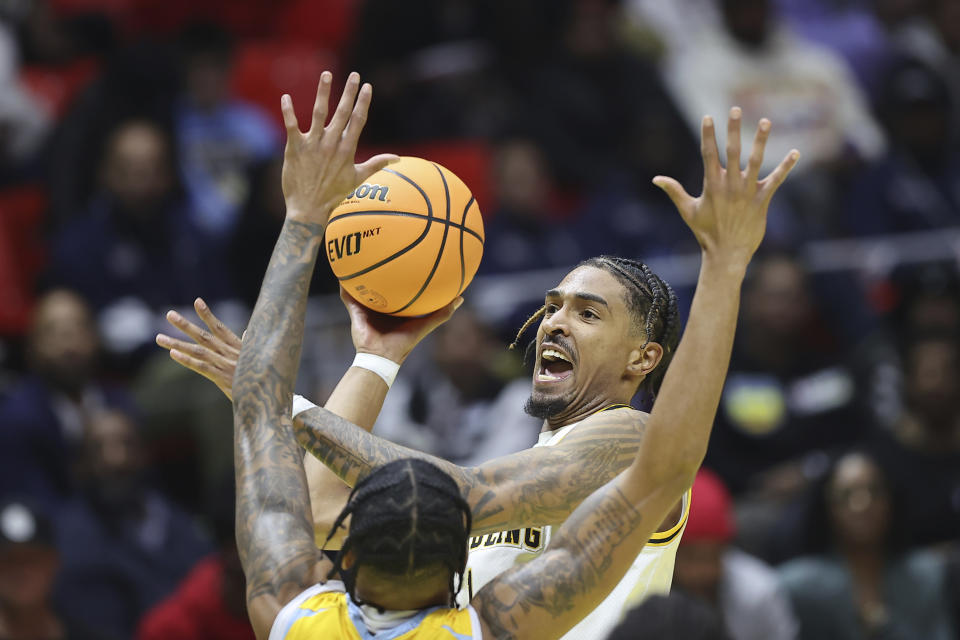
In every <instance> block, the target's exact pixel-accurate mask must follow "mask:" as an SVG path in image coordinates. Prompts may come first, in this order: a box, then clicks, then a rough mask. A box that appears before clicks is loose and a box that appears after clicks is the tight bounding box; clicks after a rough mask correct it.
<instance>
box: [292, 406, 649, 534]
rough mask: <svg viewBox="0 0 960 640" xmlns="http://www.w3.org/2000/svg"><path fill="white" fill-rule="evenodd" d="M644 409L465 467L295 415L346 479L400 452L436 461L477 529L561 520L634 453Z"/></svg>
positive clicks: (598, 419)
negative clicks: (467, 507)
mask: <svg viewBox="0 0 960 640" xmlns="http://www.w3.org/2000/svg"><path fill="white" fill-rule="evenodd" d="M646 417H647V416H646V414H644V413H642V412H639V411H631V410H627V409H622V410H618V411H610V412H604V413H599V414H595V415H593V416H591V417H590V418H588V419H587V420H586V421H585V422H584V424H583V425H581V426H579V427H577V429H576V430H575V431H573V432H572V433H571V434H570V435H569V436H567V437H566V438H565V439H564V440H563V441H562V442H561V443H560V444H559V445H557V446H554V447H537V448H534V449H528V450H526V451H520V452H518V453H514V454H511V455H508V456H504V457H502V458H497V459H496V460H491V461H490V462H487V463H484V464H482V465H480V466H478V467H460V466H457V465H455V464H453V463H450V462H447V461H446V460H443V459H440V458H436V457H434V456H431V455H429V454H426V453H423V452H420V451H415V450H413V449H408V448H406V447H402V446H400V445H397V444H394V443H392V442H390V441H388V440H385V439H383V438H380V437H377V436H375V435H373V434H370V433H367V432H366V431H364V430H363V429H360V428H359V427H357V426H355V425H353V424H351V423H350V422H348V421H346V420H343V419H342V418H339V417H337V416H335V415H334V414H332V413H330V412H329V411H327V410H325V409H320V408H317V409H311V410H310V411H307V412H305V413H302V414H300V415H299V416H297V420H296V421H295V428H296V432H297V439H298V440H299V441H300V444H301V445H302V446H303V447H304V448H305V449H306V450H307V451H309V452H310V453H312V454H313V455H314V456H316V457H317V458H319V459H320V461H321V462H323V464H325V465H326V466H327V467H328V468H329V469H330V470H331V471H333V472H334V473H335V474H336V475H338V476H339V477H340V478H341V479H342V480H343V481H344V482H346V483H347V484H349V485H351V486H352V485H354V484H355V483H356V482H357V481H358V480H359V479H360V478H362V477H363V476H365V475H366V474H367V473H369V472H370V471H372V470H373V469H375V468H376V467H378V466H380V465H382V464H386V463H387V462H391V461H393V460H400V459H402V458H421V459H424V460H427V461H429V462H432V463H433V464H435V465H437V466H438V467H440V468H441V469H443V470H444V471H445V472H447V474H449V475H450V476H451V477H452V478H453V479H454V480H455V481H456V482H457V484H458V485H459V487H460V491H461V492H462V493H463V495H464V498H465V499H466V500H467V503H468V504H469V505H470V507H471V509H472V510H473V530H472V533H473V535H482V534H484V533H491V532H495V531H503V530H505V529H514V528H518V527H524V526H540V525H547V524H559V523H560V522H563V521H564V520H565V519H566V518H567V516H569V515H570V514H571V513H572V512H573V510H574V509H575V508H576V507H577V505H578V504H580V502H582V501H583V499H584V498H586V497H587V496H588V495H590V494H591V493H592V492H593V491H595V490H596V489H597V488H599V487H601V486H603V484H605V483H606V482H608V481H610V480H611V479H612V478H613V477H614V476H616V475H617V474H618V473H620V472H621V471H623V470H624V469H626V468H627V467H628V466H629V465H630V463H631V462H632V461H633V459H634V457H635V456H636V452H637V448H638V445H639V444H640V438H641V433H642V426H643V423H644V421H645V419H646Z"/></svg>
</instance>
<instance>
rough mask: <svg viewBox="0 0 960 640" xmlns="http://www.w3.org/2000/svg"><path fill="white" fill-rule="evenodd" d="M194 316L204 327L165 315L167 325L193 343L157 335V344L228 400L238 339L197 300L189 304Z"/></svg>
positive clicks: (235, 363)
mask: <svg viewBox="0 0 960 640" xmlns="http://www.w3.org/2000/svg"><path fill="white" fill-rule="evenodd" d="M193 308H194V309H195V310H196V312H197V315H198V316H200V319H201V320H203V323H204V324H205V325H206V326H207V328H206V329H202V328H200V327H198V326H197V325H195V324H194V323H192V322H190V321H189V320H187V319H186V318H184V317H183V316H182V315H180V314H179V313H177V312H176V311H168V312H167V322H169V323H170V324H172V325H173V326H174V327H176V328H177V329H179V330H180V331H182V332H183V333H185V334H187V335H188V336H189V337H190V338H192V339H193V340H194V342H188V341H186V340H180V339H178V338H173V337H171V336H168V335H167V334H165V333H159V334H157V344H158V345H160V346H161V347H163V348H164V349H168V350H169V351H170V357H171V358H173V360H174V361H175V362H177V363H179V364H181V365H183V366H184V367H186V368H187V369H190V370H191V371H194V372H196V373H199V374H200V375H202V376H203V377H204V378H206V379H207V380H210V381H211V382H213V383H214V384H215V385H217V387H218V388H219V389H220V391H223V393H224V395H225V396H227V398H229V399H230V400H233V374H234V372H235V371H236V369H237V356H239V355H240V346H241V343H240V338H238V337H237V334H235V333H234V332H233V331H230V329H228V328H227V327H226V325H225V324H223V322H221V321H220V319H219V318H217V316H215V315H214V314H213V312H212V311H210V307H208V306H207V303H206V302H204V301H203V298H197V299H196V300H195V301H194V303H193Z"/></svg>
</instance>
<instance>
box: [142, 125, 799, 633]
mask: <svg viewBox="0 0 960 640" xmlns="http://www.w3.org/2000/svg"><path fill="white" fill-rule="evenodd" d="M739 125H740V112H739V109H733V110H731V115H730V120H729V123H728V140H729V141H730V142H729V144H728V149H727V156H728V158H727V160H728V166H731V167H738V165H739V157H740V149H739ZM769 129H770V124H769V122H768V121H765V120H764V121H762V122H761V125H760V127H759V128H758V134H757V139H756V141H755V143H754V149H753V152H752V154H751V156H750V160H749V162H748V166H747V170H746V171H745V172H742V171H739V170H738V169H735V170H732V171H730V172H726V171H725V170H724V169H723V168H722V167H721V166H720V163H719V158H718V152H717V148H716V142H715V138H714V133H713V123H712V121H711V120H710V119H705V120H704V123H703V143H702V151H703V156H704V164H705V182H704V184H705V186H704V194H703V195H702V196H701V197H699V198H692V197H690V196H689V195H687V194H686V193H685V192H684V191H683V189H682V188H681V187H680V185H679V184H677V183H676V182H675V181H673V180H671V179H669V178H662V177H659V178H657V179H656V183H657V184H658V186H660V187H661V188H663V189H664V190H665V191H666V192H667V193H668V195H669V196H670V197H671V199H672V200H673V201H674V203H675V204H676V205H677V207H678V209H679V210H680V212H681V215H682V216H683V217H684V219H685V220H687V222H688V223H689V224H690V225H691V227H692V228H693V230H694V233H695V235H696V236H697V238H698V240H700V242H701V245H702V247H703V249H704V263H703V264H704V273H702V274H701V282H700V286H699V287H698V294H699V295H700V298H704V297H706V296H707V295H710V296H711V297H712V296H713V295H714V294H715V293H717V292H719V291H722V292H723V295H728V296H731V300H732V302H733V304H734V306H735V305H736V302H737V299H738V295H739V280H737V285H736V287H735V290H732V291H731V290H730V287H729V283H727V284H726V285H725V286H726V288H723V287H720V288H718V289H716V290H714V287H713V285H709V283H710V282H712V280H711V278H714V277H719V275H718V274H716V273H714V271H715V270H719V271H721V272H725V271H730V272H731V273H733V274H734V275H736V274H737V273H739V271H740V269H741V268H745V264H746V263H745V262H744V261H743V260H745V259H746V258H748V257H749V255H750V254H751V253H752V249H751V250H750V251H747V250H745V249H741V250H739V253H738V254H737V255H738V259H741V262H742V264H740V263H738V266H737V267H736V268H733V267H729V266H723V267H716V265H714V264H713V262H712V256H714V253H712V252H714V251H716V250H717V248H716V246H714V245H715V242H716V241H715V239H714V237H713V235H714V234H717V233H745V232H746V231H745V221H746V220H747V219H749V218H750V217H751V216H760V217H761V218H762V217H763V216H765V212H766V207H767V204H768V203H769V199H770V197H772V195H773V193H774V191H775V190H776V189H777V187H778V186H779V185H780V184H781V182H782V181H783V179H784V178H785V177H786V174H787V172H788V171H789V170H790V169H791V168H792V167H793V165H794V164H795V162H796V155H795V154H790V155H788V157H787V158H786V159H785V160H784V161H783V162H782V163H781V164H780V166H779V167H778V168H777V169H776V170H775V171H774V172H773V173H772V174H771V175H770V176H769V177H767V178H766V179H764V180H763V181H759V182H758V181H757V174H758V171H759V166H760V162H761V161H762V158H763V148H764V144H765V142H766V138H767V136H768V134H769ZM351 188H352V186H351ZM348 191H349V189H346V190H344V193H346V192H348ZM731 211H732V212H733V213H730V212H731ZM718 212H720V213H721V214H722V217H721V218H720V219H719V220H718V219H714V216H716V215H718ZM760 233H761V235H762V230H761V232H760ZM755 240H756V243H759V240H760V237H759V236H757V237H756V238H755ZM753 248H755V246H754V247H753ZM708 267H710V268H709V269H708ZM705 274H707V275H709V276H710V277H709V278H707V279H706V281H705V278H706V275H705ZM723 275H725V276H730V277H732V276H731V274H729V273H724V274H723ZM740 276H742V273H740ZM734 279H736V278H734ZM705 282H707V283H708V285H709V286H706V287H705ZM273 286H274V287H279V284H275V285H273ZM706 290H709V291H711V292H712V293H710V294H707V293H704V291H706ZM301 293H302V294H303V296H305V290H304V291H302V292H301V291H292V290H287V291H286V293H285V295H283V296H280V297H277V298H275V299H276V300H282V301H284V304H295V303H296V300H297V298H298V296H299V295H300V294H301ZM726 302H729V301H726V300H725V303H726ZM696 306H697V305H696V301H695V307H696ZM701 306H702V304H701ZM708 306H710V307H713V306H714V304H713V303H711V304H710V305H708ZM721 306H722V305H721ZM348 308H350V309H351V319H352V321H353V322H354V327H353V328H354V336H355V338H356V336H357V333H358V328H359V332H360V333H361V334H362V333H363V332H364V331H368V330H369V322H368V323H367V324H366V325H365V324H364V323H363V322H357V317H358V312H357V311H356V307H355V306H354V307H351V305H349V304H348ZM541 314H542V316H543V319H542V321H541V324H540V327H539V330H538V334H537V340H536V364H535V371H534V388H533V393H532V396H531V399H530V402H529V403H528V408H529V410H530V411H531V412H533V413H535V414H537V415H541V416H543V417H544V419H545V422H544V432H543V434H542V435H541V442H540V445H541V446H537V447H534V448H533V449H530V450H528V451H525V452H521V453H518V454H514V455H511V456H507V457H505V458H501V459H498V460H493V461H491V462H489V463H486V464H484V465H481V466H480V467H477V468H471V469H465V468H460V467H456V466H455V465H451V464H449V463H446V462H444V461H441V460H437V459H433V458H430V457H429V456H425V455H424V454H420V453H418V452H414V451H410V450H407V449H404V448H402V447H399V446H396V445H393V444H391V443H389V442H386V441H383V440H381V439H379V438H376V437H374V436H372V435H370V434H368V433H367V432H366V431H364V430H363V429H358V428H356V427H355V426H354V425H352V424H350V423H349V422H347V421H344V420H339V419H336V418H335V416H333V415H332V414H330V413H329V412H327V411H325V410H323V409H319V408H312V409H309V410H307V411H304V412H301V413H299V415H298V420H297V423H298V435H299V438H300V441H301V444H302V445H303V446H305V447H306V448H307V449H308V450H310V451H311V452H312V453H314V454H315V455H316V456H317V457H319V458H320V459H321V460H322V461H323V462H324V463H325V464H326V465H327V466H328V467H330V469H332V470H333V471H334V472H335V473H336V474H337V475H338V476H339V477H340V478H341V479H342V480H344V481H345V482H346V483H347V484H351V485H352V484H354V483H356V482H357V480H358V479H359V478H360V477H362V476H364V475H366V474H368V473H370V472H371V471H372V470H373V469H374V468H375V467H377V466H379V465H381V464H385V463H387V462H390V461H394V460H398V459H401V458H406V457H411V456H412V457H420V458H426V459H428V460H430V461H431V462H433V463H434V464H436V465H437V466H438V467H440V468H441V469H443V470H444V471H446V472H447V473H448V474H449V475H450V476H451V477H452V478H453V479H454V480H455V481H456V483H457V485H458V487H459V488H460V490H461V492H463V494H464V496H465V497H466V500H467V503H468V504H469V505H470V508H471V510H472V514H473V523H472V533H473V534H474V535H475V536H477V537H476V538H474V540H473V542H472V543H471V546H472V547H473V550H472V552H471V560H470V566H469V568H468V571H467V575H466V588H465V589H464V591H465V592H466V593H465V594H464V595H465V597H466V598H469V597H470V595H472V594H475V593H478V592H479V591H480V589H481V588H482V587H483V585H484V584H486V583H487V582H489V581H490V580H491V579H492V578H493V577H494V576H495V575H497V574H499V573H500V572H502V571H504V570H505V569H507V568H509V567H510V566H512V565H513V564H515V563H517V562H518V561H519V560H526V559H529V558H532V557H536V556H539V555H541V554H542V553H543V552H544V549H545V548H547V547H548V545H549V542H550V539H551V536H552V533H553V532H552V529H551V527H552V526H554V525H557V524H559V523H561V522H563V521H564V520H566V518H567V517H568V516H569V515H570V514H571V513H572V512H573V510H574V508H575V507H576V506H577V505H578V504H580V503H581V502H582V501H583V500H584V498H586V496H588V495H589V494H590V493H592V492H593V491H595V490H596V489H598V488H599V487H601V486H603V485H604V484H605V483H606V482H608V481H610V480H611V479H612V478H614V477H615V476H616V475H617V474H618V473H619V472H621V471H623V470H624V469H625V468H627V466H628V465H630V464H631V462H632V461H633V460H634V458H635V457H636V455H637V452H638V447H639V445H640V443H641V441H643V442H645V448H646V447H647V446H648V445H649V444H650V443H651V441H652V439H651V436H650V433H649V428H648V424H647V423H648V418H649V416H647V415H646V414H643V413H641V412H638V411H634V410H633V409H631V408H629V407H628V406H627V405H626V403H627V402H629V400H630V398H632V397H633V395H634V394H635V393H636V391H637V389H638V387H640V386H641V385H645V388H647V389H649V390H650V391H652V392H654V393H656V392H657V391H658V390H659V384H660V381H661V380H663V371H664V369H665V368H666V364H667V363H668V362H669V360H670V359H671V357H672V356H673V353H674V351H675V345H676V344H677V336H678V335H679V326H678V323H677V312H676V300H675V296H674V295H673V293H672V291H671V290H670V288H669V287H668V286H667V285H666V284H665V283H663V282H662V281H661V280H660V279H659V278H657V277H656V276H655V275H653V274H652V273H651V272H650V271H649V269H647V268H646V267H645V266H644V265H642V264H640V263H635V262H632V261H628V260H622V259H618V258H606V257H604V258H598V259H594V260H591V261H587V263H585V264H583V265H581V266H579V267H578V268H576V269H574V270H573V271H572V272H571V273H570V274H568V275H567V277H565V278H564V279H563V281H562V282H561V283H560V284H559V285H558V287H557V288H556V289H554V290H551V291H550V292H548V293H547V296H546V299H545V305H544V307H543V309H541ZM541 314H538V315H541ZM691 317H693V316H691ZM536 318H537V316H534V320H535V319H536ZM214 320H215V319H214ZM691 322H692V321H691ZM301 329H302V327H301ZM198 331H199V330H196V328H194V335H195V337H196V338H197V339H198V341H199V342H200V343H201V344H200V345H199V346H196V347H189V345H186V344H185V343H178V342H176V341H174V340H172V339H170V338H166V339H162V340H160V341H161V343H165V344H164V346H168V347H174V348H175V351H174V353H173V354H172V355H173V356H174V358H175V359H177V360H178V361H180V362H182V363H184V364H186V365H188V366H191V367H192V368H194V369H195V370H200V371H201V372H203V373H204V374H205V375H207V376H208V377H211V378H212V379H215V380H217V379H219V381H220V384H221V388H224V387H225V386H227V387H228V386H229V377H226V378H224V377H223V373H224V372H227V371H229V369H230V363H229V362H225V361H226V360H229V358H227V357H226V356H224V355H223V354H222V353H221V354H220V355H219V356H218V357H219V358H220V361H219V362H218V364H217V365H216V367H214V366H213V365H211V361H213V358H209V359H207V360H206V361H205V360H204V358H205V356H204V355H203V354H205V353H206V352H205V351H203V350H204V349H207V348H211V349H213V348H215V347H216V345H214V338H213V336H211V335H210V334H204V333H197V332H198ZM222 331H225V330H222V329H221V332H222ZM689 331H690V329H688V333H689ZM731 331H732V330H731ZM283 337H284V335H282V334H280V333H279V328H278V329H277V333H276V335H275V338H274V339H275V340H280V339H282V338H283ZM387 337H391V336H390V335H389V333H385V334H381V335H380V336H379V337H378V339H380V340H384V339H386V338H387ZM421 337H422V335H421V334H419V333H416V332H408V333H406V334H404V338H403V339H402V340H394V343H393V344H392V348H393V349H395V350H396V351H398V352H402V353H401V358H402V357H404V356H405V355H406V354H407V353H409V350H410V349H411V348H412V346H413V345H414V344H416V342H417V341H418V340H419V339H420V338H421ZM719 337H720V336H719V335H718V336H717V338H718V339H719ZM391 339H393V337H391ZM233 340H235V337H233ZM237 342H238V341H236V342H234V345H236V343H237ZM399 343H403V344H404V346H403V348H399V347H398V344H399ZM298 344H299V343H298ZM188 347H189V348H190V349H197V350H195V351H193V352H192V353H193V354H194V355H193V356H190V355H188V354H187V353H186V349H187V348H188ZM208 350H209V349H208ZM699 351H701V349H697V350H695V352H699ZM702 351H703V353H707V352H708V351H709V349H706V348H704V349H703V350H702ZM658 365H659V369H658ZM710 367H711V364H710V361H709V360H708V359H703V360H701V361H699V363H698V365H697V366H696V367H693V368H694V369H696V371H695V372H690V373H688V374H684V375H682V376H681V375H678V376H677V378H678V379H685V380H687V383H688V385H689V389H690V390H691V394H692V393H694V392H697V391H702V390H703V389H704V388H705V387H704V384H705V383H701V382H698V380H699V379H700V378H699V376H701V375H707V374H715V375H717V376H718V379H719V382H717V384H718V388H719V385H720V384H722V378H723V372H724V371H725V367H726V358H725V357H724V358H723V361H722V362H721V363H720V364H719V365H718V367H719V368H718V370H716V371H709V369H710ZM358 368H360V369H362V368H363V365H361V366H360V367H356V366H355V367H353V368H352V369H351V371H354V370H356V369H358ZM218 372H219V373H218ZM375 378H376V376H373V377H371V376H369V375H367V376H366V378H364V379H362V381H361V378H359V377H358V376H357V375H354V380H353V382H352V383H351V382H350V381H347V383H346V387H344V382H342V383H341V385H340V386H339V387H338V391H343V390H344V389H343V388H347V387H351V388H350V390H349V394H348V395H352V396H353V397H354V398H361V397H362V398H364V403H363V404H364V406H366V407H368V408H369V407H370V406H373V405H374V404H376V406H377V407H379V402H381V401H382V398H383V396H384V395H385V393H386V390H387V385H386V384H385V383H384V382H383V381H381V380H377V379H375ZM224 379H225V380H226V382H224ZM659 391H660V393H659V394H658V399H657V402H656V404H655V406H656V407H657V408H658V409H659V410H660V411H661V413H663V414H664V415H668V413H667V412H674V413H673V417H672V418H671V419H670V424H673V425H674V427H675V429H676V430H675V431H674V432H673V435H672V436H671V437H666V436H664V437H662V438H661V439H662V440H663V443H662V444H660V445H658V446H657V448H656V450H658V451H659V452H660V455H661V456H669V455H670V454H671V453H673V452H675V451H678V450H679V451H687V452H689V451H690V450H691V449H699V448H701V447H705V446H706V431H703V430H701V431H697V430H696V429H694V428H693V427H692V426H691V425H692V422H691V419H690V416H689V415H687V414H688V412H689V411H693V410H694V406H696V407H699V405H700V403H699V402H697V401H696V400H695V399H694V398H693V397H690V398H680V399H677V400H674V401H673V403H674V405H675V406H669V404H670V403H669V402H668V400H667V395H666V394H665V392H664V391H663V390H659ZM691 403H692V404H691ZM655 412H656V410H655ZM712 415H713V409H710V411H709V417H710V419H712ZM701 417H702V416H701ZM708 422H709V420H708ZM708 426H709V425H708ZM708 426H707V429H708ZM688 427H689V428H688ZM308 459H309V458H308ZM648 463H649V464H653V465H654V466H656V465H657V464H659V463H658V462H648ZM313 493H314V495H316V494H317V491H314V492H313ZM682 493H683V492H680V494H678V498H680V495H681V494H682ZM678 501H679V502H680V503H681V505H682V510H681V512H680V513H679V514H675V515H673V516H672V517H671V518H669V519H668V521H666V522H665V523H664V524H663V526H661V527H659V529H660V531H659V532H658V533H655V534H654V535H653V536H652V538H651V544H650V545H648V548H647V549H646V550H645V551H644V552H643V553H641V554H640V555H638V556H637V557H636V558H635V559H634V562H633V563H632V564H630V563H627V565H629V572H628V573H627V576H626V578H624V580H623V581H622V582H621V584H619V585H618V586H617V588H616V590H615V591H614V593H613V596H611V598H609V599H608V600H606V601H605V602H604V603H603V604H602V605H601V606H600V607H598V608H597V610H596V611H595V612H594V615H593V616H592V617H590V618H588V619H587V620H585V621H584V622H583V624H582V626H580V627H578V628H577V629H576V630H574V632H572V633H571V637H578V638H588V637H603V635H604V634H605V633H606V631H607V630H609V628H610V627H612V626H613V624H615V622H616V621H617V619H618V618H619V616H620V614H621V611H622V609H623V608H624V607H625V606H629V605H631V604H633V602H634V601H635V600H636V599H639V598H640V597H642V596H643V595H646V594H649V593H659V592H665V591H667V590H668V589H669V584H670V578H671V574H672V567H673V556H674V552H675V550H676V543H677V541H678V539H679V535H680V532H681V530H682V526H683V522H684V518H685V513H686V508H687V505H688V500H687V499H686V498H682V499H680V500H678ZM328 522H329V520H328ZM480 536H483V537H482V539H479V540H478V538H480ZM627 565H625V567H624V568H625V569H626V568H627Z"/></svg>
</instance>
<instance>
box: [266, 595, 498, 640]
mask: <svg viewBox="0 0 960 640" xmlns="http://www.w3.org/2000/svg"><path fill="white" fill-rule="evenodd" d="M467 611H469V612H470V626H471V631H470V633H471V634H472V640H483V628H482V627H481V626H480V616H478V615H477V610H476V609H474V608H473V605H472V604H468V605H467ZM270 640H273V638H271V639H270Z"/></svg>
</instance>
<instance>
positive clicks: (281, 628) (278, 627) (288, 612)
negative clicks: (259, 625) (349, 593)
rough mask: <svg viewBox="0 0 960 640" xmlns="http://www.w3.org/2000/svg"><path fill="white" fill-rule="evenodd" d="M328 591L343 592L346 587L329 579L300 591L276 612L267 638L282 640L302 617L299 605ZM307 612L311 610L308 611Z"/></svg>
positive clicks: (337, 581)
mask: <svg viewBox="0 0 960 640" xmlns="http://www.w3.org/2000/svg"><path fill="white" fill-rule="evenodd" d="M328 591H340V592H345V591H346V587H344V585H343V583H342V582H340V581H339V580H330V581H328V582H326V583H324V584H315V585H313V586H312V587H308V588H307V589H305V590H304V591H302V592H301V593H300V595H298V596H297V597H296V598H294V599H293V600H291V601H290V602H288V603H287V604H286V605H285V606H284V607H283V609H280V613H278V614H277V617H276V618H274V620H273V626H272V627H270V636H269V640H284V638H286V637H287V633H288V632H289V631H290V627H292V626H293V623H294V622H296V621H297V620H298V619H299V618H300V617H302V614H301V613H300V612H301V611H302V610H301V609H300V605H302V604H303V603H304V602H306V601H307V599H309V598H312V597H313V596H315V595H318V594H321V593H326V592H328ZM308 613H313V612H312V611H310V612H308Z"/></svg>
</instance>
